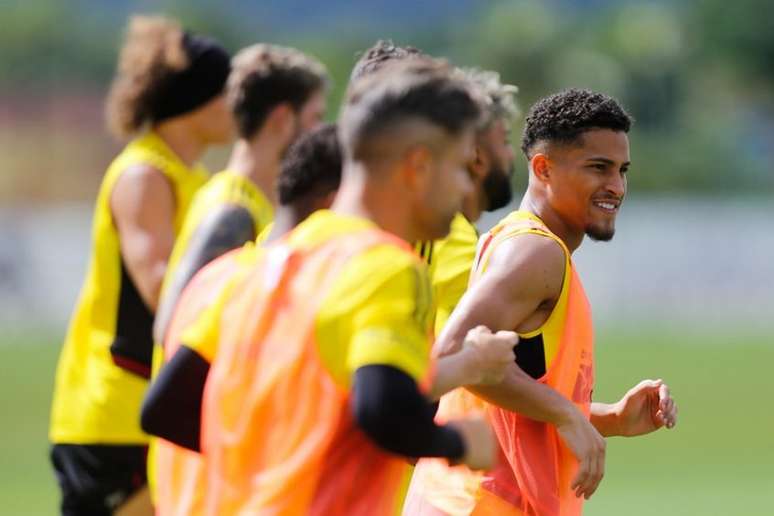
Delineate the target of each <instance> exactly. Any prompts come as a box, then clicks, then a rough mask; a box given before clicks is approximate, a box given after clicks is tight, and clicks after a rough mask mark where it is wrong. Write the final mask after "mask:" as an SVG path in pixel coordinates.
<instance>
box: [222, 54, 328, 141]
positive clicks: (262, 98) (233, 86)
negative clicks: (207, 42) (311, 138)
mask: <svg viewBox="0 0 774 516" xmlns="http://www.w3.org/2000/svg"><path fill="white" fill-rule="evenodd" d="M231 66H232V71H231V75H230V76H229V78H228V83H227V87H226V89H227V92H228V101H229V104H230V106H231V110H232V112H233V113H234V117H235V119H236V123H237V129H238V130H239V135H240V136H241V137H242V138H250V137H252V136H253V135H254V134H255V133H256V132H257V131H258V129H259V128H260V127H261V126H262V125H263V124H264V122H265V121H266V117H267V116H268V114H269V113H270V112H271V110H272V109H273V108H274V107H275V106H277V105H279V104H282V103H284V102H287V103H289V104H290V105H291V106H292V107H293V109H294V110H296V111H298V110H300V109H301V108H302V107H303V105H304V104H305V103H306V102H307V101H308V100H309V98H310V97H311V96H312V95H313V94H314V93H315V92H317V91H320V90H322V89H324V88H326V87H327V85H328V73H327V72H326V70H325V66H324V65H323V64H322V63H321V62H320V61H318V60H317V59H315V58H313V57H311V56H309V55H306V54H304V53H303V52H300V51H299V50H296V49H293V48H287V47H280V46H277V45H268V44H263V43H261V44H257V45H251V46H249V47H247V48H244V49H242V50H240V51H239V52H238V53H237V54H236V55H235V56H234V59H233V60H232V62H231Z"/></svg>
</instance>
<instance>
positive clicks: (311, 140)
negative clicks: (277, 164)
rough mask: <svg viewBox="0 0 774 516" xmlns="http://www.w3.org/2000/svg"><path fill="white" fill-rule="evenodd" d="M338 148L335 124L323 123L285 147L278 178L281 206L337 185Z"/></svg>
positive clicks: (331, 188)
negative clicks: (288, 146)
mask: <svg viewBox="0 0 774 516" xmlns="http://www.w3.org/2000/svg"><path fill="white" fill-rule="evenodd" d="M340 182H341V148H340V146H339V138H338V134H337V127H336V125H335V124H324V125H322V126H320V127H318V128H316V129H314V130H312V131H309V132H308V133H305V134H304V135H302V136H301V137H299V138H298V139H297V140H296V141H295V142H294V143H293V144H292V145H291V146H290V148H289V149H288V152H287V154H286V155H285V159H284V160H283V162H282V170H281V171H280V174H279V178H278V180H277V191H278V193H279V202H280V204H281V205H283V206H287V205H289V204H292V203H294V202H296V201H298V200H299V199H303V198H308V197H310V196H316V197H322V196H325V195H327V194H329V193H331V192H334V191H336V190H337V189H338V188H339V183H340Z"/></svg>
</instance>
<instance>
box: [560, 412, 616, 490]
mask: <svg viewBox="0 0 774 516" xmlns="http://www.w3.org/2000/svg"><path fill="white" fill-rule="evenodd" d="M556 429H557V431H558V432H559V436H560V437H561V438H562V440H564V442H565V444H567V446H568V447H569V448H570V450H571V451H572V453H573V455H575V457H576V458H577V459H578V462H579V463H580V467H579V468H578V473H577V475H575V479H574V480H573V482H572V484H571V486H570V487H571V488H572V489H573V490H574V491H575V496H577V497H581V496H583V497H584V498H586V500H588V499H589V498H591V495H593V494H594V491H596V490H597V487H599V483H600V482H601V481H602V477H604V476H605V449H606V447H607V442H606V441H605V438H604V437H602V435H601V434H600V433H599V432H598V431H597V429H596V428H594V425H592V424H591V422H590V421H589V420H588V419H586V416H585V415H583V413H582V412H580V411H579V410H577V409H576V410H575V411H574V413H573V415H572V416H571V417H570V419H569V420H568V421H567V422H566V423H562V424H559V425H557V426H556Z"/></svg>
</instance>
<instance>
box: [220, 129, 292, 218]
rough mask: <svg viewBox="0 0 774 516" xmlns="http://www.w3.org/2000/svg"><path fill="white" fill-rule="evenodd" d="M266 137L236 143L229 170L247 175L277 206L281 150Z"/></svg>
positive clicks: (241, 140) (229, 162)
mask: <svg viewBox="0 0 774 516" xmlns="http://www.w3.org/2000/svg"><path fill="white" fill-rule="evenodd" d="M267 140H268V139H266V138H261V137H256V138H253V139H252V140H244V139H240V140H238V141H237V142H236V144H234V149H233V150H232V152H231V157H230V158H229V161H228V167H227V168H228V170H230V171H232V172H233V173H235V174H238V175H240V176H243V177H246V178H247V179H249V180H250V181H252V182H253V183H255V185H256V186H258V188H260V189H261V191H262V192H263V193H264V195H266V197H267V198H268V199H269V200H270V201H271V203H272V204H273V205H274V206H276V205H277V199H276V197H277V196H276V193H275V189H276V184H275V183H276V182H277V176H278V175H279V171H280V166H281V161H282V158H281V152H280V151H279V149H278V148H277V146H276V145H275V144H273V142H271V141H267Z"/></svg>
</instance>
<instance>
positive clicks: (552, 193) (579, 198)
mask: <svg viewBox="0 0 774 516" xmlns="http://www.w3.org/2000/svg"><path fill="white" fill-rule="evenodd" d="M546 158H547V172H548V173H547V174H545V177H544V178H543V179H542V180H543V181H544V182H545V183H546V187H547V193H548V202H549V203H550V204H551V206H552V208H553V209H554V211H556V213H558V214H559V216H560V217H561V218H562V219H563V221H564V223H565V224H566V225H567V226H568V227H571V228H573V229H575V230H577V231H579V232H583V233H585V234H586V235H588V236H589V237H590V238H592V239H593V240H602V241H607V240H610V239H612V238H613V235H614V234H615V219H616V216H617V215H618V211H619V209H620V207H621V203H622V202H623V199H624V197H625V195H626V172H627V170H628V168H629V164H630V158H629V138H628V137H627V135H626V133H624V132H622V131H613V130H610V129H592V130H589V131H586V132H584V133H583V134H582V135H581V136H580V137H579V139H578V140H577V141H576V142H573V143H570V144H553V145H552V146H551V149H550V150H548V151H547V153H546Z"/></svg>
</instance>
